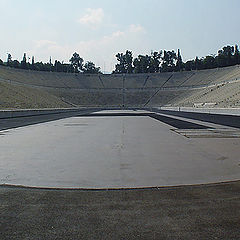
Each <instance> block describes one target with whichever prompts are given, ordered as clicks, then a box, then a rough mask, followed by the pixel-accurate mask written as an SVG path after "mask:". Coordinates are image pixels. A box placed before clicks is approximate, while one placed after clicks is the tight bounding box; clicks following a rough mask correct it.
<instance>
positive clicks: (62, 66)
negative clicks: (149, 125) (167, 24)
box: [0, 45, 240, 74]
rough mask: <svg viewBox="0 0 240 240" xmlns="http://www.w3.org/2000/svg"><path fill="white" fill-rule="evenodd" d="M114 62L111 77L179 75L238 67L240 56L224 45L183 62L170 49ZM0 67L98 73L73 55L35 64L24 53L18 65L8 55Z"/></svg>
mask: <svg viewBox="0 0 240 240" xmlns="http://www.w3.org/2000/svg"><path fill="white" fill-rule="evenodd" d="M30 59H31V61H30ZM116 59H117V62H118V63H117V64H116V65H115V69H114V70H113V72H112V73H114V74H123V73H127V74H132V73H157V72H180V71H191V70H203V69H213V68H222V67H228V66H234V65H237V64H240V53H239V49H238V45H235V46H229V45H228V46H225V47H223V48H222V49H221V50H219V51H218V52H217V54H216V55H208V56H206V57H203V58H199V57H196V58H195V59H192V60H188V61H186V62H183V60H182V56H181V53H180V49H178V50H177V52H175V51H174V50H160V51H159V52H157V51H152V52H151V54H150V55H138V56H137V57H136V58H133V53H132V51H130V50H127V51H126V52H125V53H118V54H116ZM0 65H3V66H8V67H13V68H20V69H29V70H35V71H47V72H66V73H87V74H99V73H101V69H100V67H96V65H95V64H94V63H93V62H91V61H87V62H84V60H83V58H82V57H81V56H80V55H79V54H78V53H77V52H75V53H73V55H72V57H71V58H70V59H69V63H64V62H61V61H58V60H55V62H54V64H53V63H52V60H51V57H50V59H49V62H47V63H43V62H35V60H34V56H33V57H32V58H27V55H26V53H24V54H23V59H22V61H21V62H19V61H18V60H13V58H12V55H11V54H10V53H8V56H7V61H6V62H3V61H2V60H1V59H0Z"/></svg>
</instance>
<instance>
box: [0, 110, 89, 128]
mask: <svg viewBox="0 0 240 240" xmlns="http://www.w3.org/2000/svg"><path fill="white" fill-rule="evenodd" d="M91 112H92V110H82V111H73V112H67V113H54V114H44V115H35V116H26V117H15V118H2V119H0V131H2V130H7V129H11V128H17V127H24V126H29V125H34V124H38V123H44V122H50V121H55V120H58V119H63V118H69V117H74V116H77V115H81V114H87V113H91Z"/></svg>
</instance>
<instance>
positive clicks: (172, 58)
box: [162, 50, 177, 72]
mask: <svg viewBox="0 0 240 240" xmlns="http://www.w3.org/2000/svg"><path fill="white" fill-rule="evenodd" d="M176 60H177V54H176V53H175V51H174V50H172V51H164V53H163V63H162V71H163V72H173V71H174V69H175V67H176V65H175V63H176Z"/></svg>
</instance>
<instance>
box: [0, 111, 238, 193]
mask: <svg viewBox="0 0 240 240" xmlns="http://www.w3.org/2000/svg"><path fill="white" fill-rule="evenodd" d="M120 113H121V114H120ZM138 114H139V116H138ZM109 115H110V116H109ZM111 115H113V116H114V115H116V116H117V117H111ZM167 123H169V124H167ZM189 126H191V128H193V129H192V130H191V129H190V134H191V131H193V130H194V132H196V131H197V133H198V132H199V131H203V130H204V131H205V129H207V126H205V125H204V123H202V125H199V124H197V123H193V122H188V121H187V120H182V119H181V120H179V119H174V118H171V117H167V116H163V115H157V114H154V113H151V112H146V111H137V112H136V111H135V112H134V113H133V112H132V111H125V112H117V111H106V112H104V111H102V112H99V113H98V114H96V113H95V114H92V115H91V117H89V116H85V115H75V116H73V117H69V118H64V119H59V120H56V121H51V122H45V123H39V124H35V125H31V126H25V127H20V128H16V129H9V130H6V131H1V132H0V150H1V156H0V176H1V177H0V184H10V185H23V186H34V187H50V188H55V187H57V188H61V187H62V188H83V189H89V188H90V189H91V188H93V189H99V188H101V189H105V188H136V187H155V186H158V187H159V186H175V185H183V184H203V183H214V182H222V181H229V180H231V181H233V180H238V179H240V162H239V158H238V156H239V155H240V141H239V138H238V137H237V138H217V139H215V138H212V137H211V138H194V139H193V138H187V137H185V136H183V135H182V133H181V131H180V132H179V131H177V130H181V128H182V127H186V128H187V129H186V130H188V128H189ZM179 128H180V129H179ZM187 134H189V133H187ZM204 134H205V133H204ZM195 135H196V134H195Z"/></svg>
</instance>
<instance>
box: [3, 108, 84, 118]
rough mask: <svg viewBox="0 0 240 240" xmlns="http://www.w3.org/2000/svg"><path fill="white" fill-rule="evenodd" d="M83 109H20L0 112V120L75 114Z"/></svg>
mask: <svg viewBox="0 0 240 240" xmlns="http://www.w3.org/2000/svg"><path fill="white" fill-rule="evenodd" d="M81 110H85V109H80V108H65V109H64V108H62V109H21V110H0V119H3V118H15V117H27V116H38V115H46V114H57V113H66V112H76V111H81Z"/></svg>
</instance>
